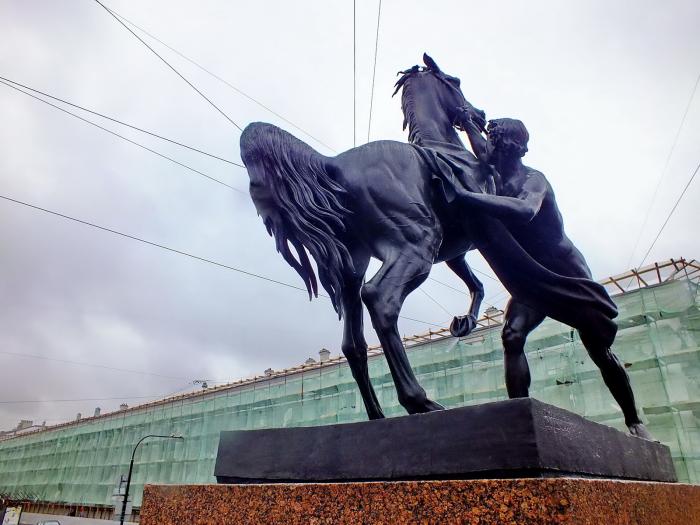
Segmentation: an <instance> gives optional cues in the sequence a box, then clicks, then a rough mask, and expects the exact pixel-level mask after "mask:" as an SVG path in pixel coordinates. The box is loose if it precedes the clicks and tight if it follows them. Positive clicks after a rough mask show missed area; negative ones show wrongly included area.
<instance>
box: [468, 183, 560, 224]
mask: <svg viewBox="0 0 700 525" xmlns="http://www.w3.org/2000/svg"><path fill="white" fill-rule="evenodd" d="M546 193H547V183H546V181H545V179H544V176H542V174H540V173H536V174H532V175H530V176H529V177H528V179H527V180H526V181H525V184H523V188H522V191H521V192H520V194H519V195H518V196H517V197H503V196H500V195H488V194H485V193H472V192H464V193H461V192H460V197H461V198H462V200H463V202H465V203H466V204H468V205H469V206H473V207H474V208H475V209H477V210H480V211H483V212H484V213H487V214H488V215H493V216H494V217H498V218H499V219H505V220H512V221H517V222H530V221H531V220H532V219H534V218H535V216H536V215H537V213H538V212H539V211H540V208H541V207H542V202H543V201H544V197H545V195H546Z"/></svg>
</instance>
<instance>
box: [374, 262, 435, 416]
mask: <svg viewBox="0 0 700 525" xmlns="http://www.w3.org/2000/svg"><path fill="white" fill-rule="evenodd" d="M431 266H432V263H430V262H428V261H426V260H425V259H424V258H422V257H421V254H418V255H414V256H412V255H411V254H401V256H400V257H399V258H397V259H396V260H393V261H385V262H384V264H383V265H382V267H381V269H380V270H379V272H377V274H376V275H375V276H374V277H373V278H372V279H371V280H370V281H369V282H367V283H365V285H364V286H363V287H362V294H361V295H362V300H363V301H364V303H365V305H366V306H367V310H368V311H369V314H370V317H371V319H372V325H373V326H374V329H375V331H376V332H377V336H378V337H379V341H380V343H381V345H382V348H383V349H384V355H385V357H386V360H387V363H388V364H389V370H390V371H391V376H392V378H393V379H394V385H395V386H396V392H397V393H398V398H399V403H401V405H402V406H403V407H404V408H405V409H406V411H407V412H408V413H409V414H416V413H421V412H430V411H432V410H441V409H443V407H442V405H440V404H438V403H436V402H434V401H431V400H430V399H428V396H427V395H426V393H425V390H423V388H422V387H421V386H420V385H419V384H418V380H417V379H416V376H415V375H414V374H413V369H412V368H411V364H410V363H409V361H408V357H407V356H406V352H405V350H404V347H403V342H402V341H401V337H400V335H399V330H398V327H397V322H398V318H399V313H400V312H401V306H402V305H403V302H404V300H405V299H406V296H407V295H408V294H409V293H411V292H412V291H413V290H415V289H416V288H417V287H418V286H419V285H420V284H421V283H422V282H423V281H425V279H426V278H427V277H428V273H429V272H430V268H431Z"/></svg>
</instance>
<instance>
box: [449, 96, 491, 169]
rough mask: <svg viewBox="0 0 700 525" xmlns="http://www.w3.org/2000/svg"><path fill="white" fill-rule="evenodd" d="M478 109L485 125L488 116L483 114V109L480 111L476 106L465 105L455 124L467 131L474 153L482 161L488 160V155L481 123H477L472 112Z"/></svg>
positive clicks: (479, 116)
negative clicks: (480, 126)
mask: <svg viewBox="0 0 700 525" xmlns="http://www.w3.org/2000/svg"><path fill="white" fill-rule="evenodd" d="M474 111H478V112H479V113H480V115H478V116H477V117H478V118H480V119H481V121H482V122H481V123H482V124H483V125H485V121H486V116H485V115H484V114H483V111H479V110H477V109H476V108H474V107H467V106H465V107H463V108H462V111H461V113H460V114H459V116H458V117H457V119H456V120H457V122H455V125H456V126H457V127H458V128H459V129H461V130H463V131H464V132H466V134H467V137H468V138H469V143H470V144H471V146H472V151H473V152H474V155H476V158H477V159H479V160H480V161H481V162H488V159H487V156H486V139H485V138H484V136H483V135H482V134H481V131H482V128H483V125H482V128H479V125H477V124H476V123H475V122H474V120H473V117H474V115H473V114H472V112H474Z"/></svg>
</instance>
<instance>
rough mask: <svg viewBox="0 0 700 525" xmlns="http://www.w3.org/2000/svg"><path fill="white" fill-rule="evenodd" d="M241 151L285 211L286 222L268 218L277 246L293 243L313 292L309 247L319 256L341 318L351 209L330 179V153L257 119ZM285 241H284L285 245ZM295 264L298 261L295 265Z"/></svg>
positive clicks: (253, 174)
mask: <svg viewBox="0 0 700 525" xmlns="http://www.w3.org/2000/svg"><path fill="white" fill-rule="evenodd" d="M241 155H242V157H243V160H244V163H245V165H246V168H248V171H249V172H250V175H251V180H252V179H253V177H255V179H256V180H259V181H262V182H263V184H264V185H265V187H266V190H267V191H268V192H269V194H270V196H271V197H272V199H273V201H274V203H275V206H276V207H277V209H278V210H279V212H280V217H281V224H275V223H274V221H266V224H265V225H266V226H267V228H268V231H269V232H270V234H271V235H274V236H275V240H276V242H277V249H278V251H280V252H282V253H283V255H285V250H286V253H287V254H288V253H289V248H288V246H287V240H288V239H289V240H290V241H291V242H292V244H293V245H294V247H295V249H296V251H297V254H298V256H299V260H300V264H299V263H296V261H294V260H293V258H291V260H290V259H288V258H287V256H286V255H285V259H286V260H287V262H288V263H289V264H290V265H292V266H293V267H294V268H295V269H297V271H299V270H298V267H297V266H302V267H303V268H304V270H305V272H304V273H307V272H308V274H310V275H304V274H302V272H300V275H302V278H304V280H305V284H306V287H307V290H308V291H309V296H311V293H312V290H313V291H314V292H316V295H318V294H317V290H316V286H315V275H314V274H313V268H312V267H311V265H310V264H309V263H308V258H307V257H306V253H305V252H304V251H303V250H304V248H306V249H308V251H309V253H310V254H311V256H312V257H313V258H314V260H315V261H316V265H317V267H318V276H319V279H320V281H321V284H322V285H323V287H324V288H325V289H326V291H327V292H328V294H329V296H330V298H331V302H332V303H333V307H334V308H335V310H336V312H338V316H339V317H342V314H343V311H342V305H343V302H342V299H343V281H344V275H346V273H347V271H348V270H351V271H354V267H353V264H352V258H351V257H350V254H349V252H348V249H347V247H346V246H345V244H344V243H343V242H342V240H341V238H342V236H343V234H344V233H345V231H346V228H345V222H344V218H345V217H346V216H347V215H348V214H350V213H351V212H350V211H349V210H348V209H347V208H345V206H344V205H343V203H342V201H343V200H344V197H345V195H346V193H347V192H346V190H345V189H344V188H343V187H342V186H340V185H339V184H338V183H337V182H335V181H334V180H333V178H331V176H330V174H329V172H328V170H327V168H326V163H325V157H323V156H322V155H321V154H320V153H318V152H317V151H315V150H314V149H313V148H312V147H311V146H309V145H308V144H306V143H304V142H302V141H301V140H299V139H297V138H296V137H294V136H293V135H291V134H290V133H287V132H286V131H284V130H282V129H280V128H278V127H276V126H273V125H271V124H264V123H260V122H258V123H253V124H250V125H249V126H248V127H246V129H245V130H244V132H243V134H242V135H241ZM282 244H283V245H284V246H281V245H282ZM295 263H296V264H295Z"/></svg>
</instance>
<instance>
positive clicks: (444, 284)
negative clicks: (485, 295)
mask: <svg viewBox="0 0 700 525" xmlns="http://www.w3.org/2000/svg"><path fill="white" fill-rule="evenodd" d="M428 279H430V280H431V281H433V282H436V283H438V284H441V285H442V286H444V287H445V288H449V289H450V290H452V291H455V292H457V293H459V294H462V295H466V296H467V297H469V296H470V294H469V293H468V292H465V291H464V290H460V289H459V288H455V287H454V286H452V285H450V284H447V283H445V282H442V281H438V280H437V279H435V277H428ZM482 303H484V304H485V305H486V306H493V305H492V304H491V303H487V302H486V300H485V299H484V300H482ZM493 307H494V308H495V306H493Z"/></svg>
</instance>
